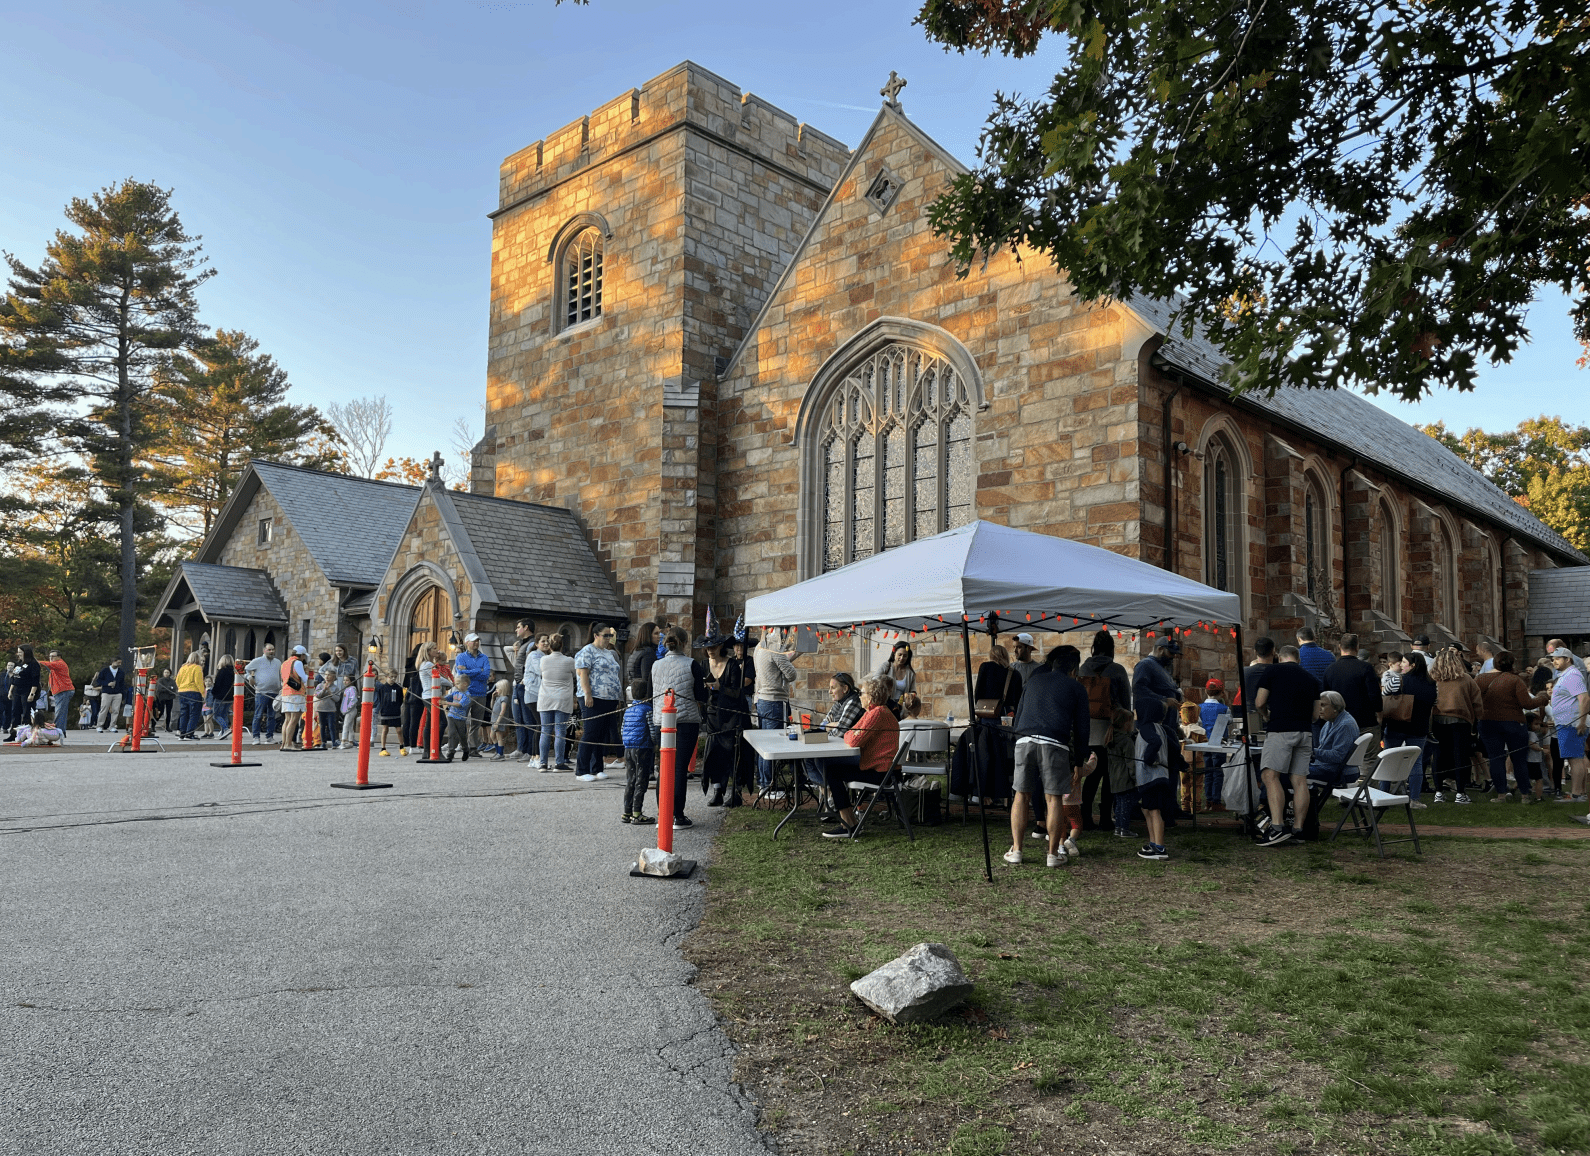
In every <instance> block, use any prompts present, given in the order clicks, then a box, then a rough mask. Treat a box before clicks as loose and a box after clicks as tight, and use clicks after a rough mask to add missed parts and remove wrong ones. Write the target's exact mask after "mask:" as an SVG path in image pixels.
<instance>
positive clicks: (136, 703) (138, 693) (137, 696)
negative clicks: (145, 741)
mask: <svg viewBox="0 0 1590 1156" xmlns="http://www.w3.org/2000/svg"><path fill="white" fill-rule="evenodd" d="M148 674H149V672H148V671H144V670H140V671H139V672H138V676H137V679H136V680H135V681H134V682H133V717H132V726H131V727H129V728H128V730H127V734H128V736H129V738H130V739H131V743H132V748H131V749H132V753H133V754H135V755H141V754H143V750H142V747H141V743H140V740H141V739H142V738H143V737H144V714H145V712H146V711H147V710H148V707H146V706H145V705H144V682H145V680H146V679H147V678H148ZM116 710H117V712H118V713H120V711H121V708H120V707H117V708H116ZM116 721H118V722H120V721H121V720H120V719H118V720H116Z"/></svg>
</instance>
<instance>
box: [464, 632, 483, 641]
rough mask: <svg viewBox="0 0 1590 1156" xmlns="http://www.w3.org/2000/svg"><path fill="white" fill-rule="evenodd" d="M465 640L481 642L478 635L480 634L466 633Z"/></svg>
mask: <svg viewBox="0 0 1590 1156" xmlns="http://www.w3.org/2000/svg"><path fill="white" fill-rule="evenodd" d="M464 641H465V642H479V641H480V635H478V634H466V635H464Z"/></svg>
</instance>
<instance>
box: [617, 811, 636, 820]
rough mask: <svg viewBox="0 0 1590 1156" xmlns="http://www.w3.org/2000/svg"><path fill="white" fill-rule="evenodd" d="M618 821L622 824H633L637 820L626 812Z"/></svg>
mask: <svg viewBox="0 0 1590 1156" xmlns="http://www.w3.org/2000/svg"><path fill="white" fill-rule="evenodd" d="M618 821H619V822H620V823H633V822H634V821H635V820H634V818H633V817H631V815H630V813H629V812H628V811H625V812H624V814H623V815H622V816H621V817H620V818H619V820H618Z"/></svg>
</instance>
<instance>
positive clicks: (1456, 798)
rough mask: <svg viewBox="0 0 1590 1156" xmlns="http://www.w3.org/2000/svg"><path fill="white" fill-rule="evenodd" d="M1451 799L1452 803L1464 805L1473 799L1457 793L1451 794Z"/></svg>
mask: <svg viewBox="0 0 1590 1156" xmlns="http://www.w3.org/2000/svg"><path fill="white" fill-rule="evenodd" d="M1452 801H1453V802H1454V803H1457V804H1458V805H1459V806H1462V807H1466V806H1468V805H1469V804H1470V803H1472V802H1473V801H1474V800H1473V799H1471V798H1469V797H1468V796H1467V795H1462V794H1459V795H1453V796H1452Z"/></svg>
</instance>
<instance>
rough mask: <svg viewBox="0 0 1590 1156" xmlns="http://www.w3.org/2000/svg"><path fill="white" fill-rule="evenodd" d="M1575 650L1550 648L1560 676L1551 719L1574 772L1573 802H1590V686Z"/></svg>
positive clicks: (1554, 687)
mask: <svg viewBox="0 0 1590 1156" xmlns="http://www.w3.org/2000/svg"><path fill="white" fill-rule="evenodd" d="M1573 658H1574V655H1573V651H1571V650H1569V649H1568V648H1567V647H1566V646H1559V647H1557V648H1556V649H1555V650H1553V651H1552V652H1551V665H1552V666H1554V667H1556V668H1557V677H1556V679H1555V680H1554V681H1553V682H1552V684H1551V705H1550V706H1549V707H1548V708H1547V709H1548V710H1550V711H1551V721H1552V723H1553V724H1555V725H1556V727H1557V752H1558V753H1559V754H1560V755H1562V758H1563V761H1564V762H1565V763H1567V764H1568V769H1569V771H1570V773H1571V774H1572V776H1573V777H1572V779H1571V783H1572V790H1573V798H1572V799H1571V800H1569V801H1570V802H1574V803H1583V802H1590V799H1587V797H1586V794H1585V789H1586V788H1585V753H1584V752H1585V726H1586V716H1587V715H1590V687H1587V686H1586V684H1585V676H1584V674H1583V672H1582V671H1580V670H1579V668H1578V667H1576V666H1574V664H1573Z"/></svg>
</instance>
